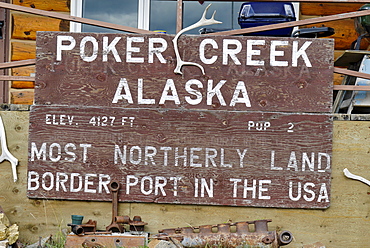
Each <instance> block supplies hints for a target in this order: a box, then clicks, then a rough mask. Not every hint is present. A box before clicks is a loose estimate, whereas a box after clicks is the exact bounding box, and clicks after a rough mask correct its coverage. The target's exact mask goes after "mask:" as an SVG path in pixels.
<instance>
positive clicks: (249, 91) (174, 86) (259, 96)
mask: <svg viewBox="0 0 370 248" xmlns="http://www.w3.org/2000/svg"><path fill="white" fill-rule="evenodd" d="M38 34H39V35H40V36H38V39H37V42H38V43H37V48H38V50H37V53H38V58H39V59H38V60H37V73H36V86H37V87H36V99H35V102H36V104H47V105H49V104H62V105H85V106H102V105H104V106H112V107H141V108H142V107H145V108H181V109H183V108H191V109H209V110H248V111H288V112H294V111H301V110H302V109H304V110H305V111H306V112H330V111H331V101H332V76H333V71H332V68H333V65H332V61H333V40H328V39H295V38H282V37H280V38H273V37H233V38H232V39H231V38H230V37H227V38H225V37H223V36H184V37H181V38H180V39H179V51H180V53H181V55H182V56H183V57H182V58H181V59H182V60H184V61H191V62H196V63H199V65H202V66H203V68H204V69H205V75H203V74H202V71H201V69H200V68H198V67H196V66H183V67H182V68H181V70H182V71H183V75H179V74H175V73H174V70H175V67H176V56H175V52H174V47H173V44H172V39H173V36H169V35H156V36H155V37H157V38H158V39H161V40H160V41H161V42H163V44H166V45H163V44H156V46H159V47H165V46H166V49H165V50H164V49H162V50H163V52H161V53H160V54H157V55H158V56H154V55H153V54H152V53H148V50H150V49H149V44H148V43H149V40H150V38H152V37H151V36H148V35H128V34H91V33H89V34H86V33H84V34H78V33H56V32H53V33H50V32H40V33H38ZM87 36H88V37H90V38H88V39H91V40H93V41H94V42H95V41H96V42H99V43H100V42H101V41H102V40H103V37H105V38H104V39H107V40H109V41H110V42H112V41H113V40H116V41H117V42H116V44H115V46H114V47H115V50H116V52H117V53H116V56H115V57H114V56H113V53H111V52H110V53H108V54H107V57H106V61H105V59H104V61H103V57H104V55H103V52H102V51H101V48H99V47H97V48H98V51H97V53H96V57H95V55H94V60H93V61H90V62H87V61H84V58H83V57H81V56H80V50H79V49H80V45H79V44H80V43H81V41H82V40H83V39H85V38H84V37H87ZM58 37H61V38H63V37H64V38H63V39H70V40H72V39H73V40H74V41H75V44H76V45H75V46H74V48H73V49H72V47H71V48H68V50H67V49H66V47H61V50H59V51H60V54H59V55H60V58H58V59H57V54H56V53H57V39H58ZM68 37H69V38H68ZM132 39H141V42H133V43H132V44H133V45H132V46H135V49H137V51H138V52H134V53H132V55H130V57H127V56H126V54H127V53H128V52H127V48H126V43H127V41H130V42H131V40H132ZM204 41H205V42H204ZM212 42H213V43H212ZM226 42H230V44H238V45H240V51H239V52H237V54H235V56H234V57H235V58H234V59H231V58H230V55H229V56H225V52H223V51H222V48H223V47H224V45H223V44H224V43H225V44H226ZM256 42H257V43H258V42H259V43H261V44H262V43H263V44H264V45H263V46H260V45H253V46H251V47H253V49H252V48H249V49H252V50H253V52H254V54H255V55H252V54H251V52H252V51H251V50H248V49H247V46H246V44H252V43H256ZM275 42H277V43H279V44H280V43H281V42H283V43H284V45H283V46H279V48H276V49H278V50H279V52H278V53H279V55H278V56H276V57H275V53H274V52H271V51H272V50H271V49H275V48H271V47H272V46H274V45H272V44H277V43H275ZM205 43H207V45H204V46H203V45H201V44H205ZM211 43H212V44H214V45H211ZM293 43H294V44H296V45H297V49H298V47H299V49H303V50H301V51H302V52H303V51H304V52H303V53H304V55H305V56H307V58H306V57H301V56H299V58H297V64H296V65H294V66H293V65H292V62H291V61H293V60H294V59H293V52H292V51H293V50H292V49H293V48H292V46H293ZM66 44H69V43H68V42H67V43H66ZM96 44H97V43H96ZM189 45H190V46H189ZM65 46H66V45H65ZM216 46H217V47H218V48H216ZM234 46H235V45H229V48H228V49H230V52H227V53H229V54H231V53H233V52H231V51H233V49H235V48H233V47H234ZM203 48H204V54H203V52H199V51H200V50H201V51H202V49H203ZM62 49H63V50H62ZM129 49H130V50H131V48H129ZM247 50H248V51H247ZM297 51H298V50H297ZM83 53H85V52H83ZM227 53H226V54H227ZM86 54H88V56H90V54H91V52H90V51H86ZM150 54H152V55H153V62H149V59H150V58H151V57H150V56H152V55H150ZM131 56H132V57H131ZM248 56H249V57H248ZM271 56H272V57H271ZM158 57H159V58H161V60H160V59H158ZM137 58H138V59H139V60H142V62H137V60H136V59H137ZM247 58H249V60H248V61H247ZM271 58H272V60H274V61H275V60H276V61H275V62H273V61H272V60H271ZM202 59H203V62H202V61H201V60H202ZM57 60H58V61H57ZM59 60H60V61H59ZM225 61H226V62H225ZM284 61H285V62H284ZM216 85H217V86H216ZM244 89H245V90H244ZM242 91H243V92H244V93H243V94H242ZM236 98H238V100H236Z"/></svg>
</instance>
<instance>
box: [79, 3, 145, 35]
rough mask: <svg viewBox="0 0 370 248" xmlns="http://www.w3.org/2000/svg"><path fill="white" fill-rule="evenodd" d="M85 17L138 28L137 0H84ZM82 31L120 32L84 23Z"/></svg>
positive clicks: (83, 14)
mask: <svg viewBox="0 0 370 248" xmlns="http://www.w3.org/2000/svg"><path fill="white" fill-rule="evenodd" d="M82 9H83V10H82V11H83V13H82V16H83V17H84V18H89V19H93V20H98V21H104V22H109V23H114V24H120V25H124V26H129V27H133V28H137V21H138V1H137V0H104V1H102V0H84V1H83V8H82ZM82 32H110V33H111V32H115V33H117V32H119V31H117V30H112V29H108V28H101V27H95V26H92V25H86V24H83V25H82Z"/></svg>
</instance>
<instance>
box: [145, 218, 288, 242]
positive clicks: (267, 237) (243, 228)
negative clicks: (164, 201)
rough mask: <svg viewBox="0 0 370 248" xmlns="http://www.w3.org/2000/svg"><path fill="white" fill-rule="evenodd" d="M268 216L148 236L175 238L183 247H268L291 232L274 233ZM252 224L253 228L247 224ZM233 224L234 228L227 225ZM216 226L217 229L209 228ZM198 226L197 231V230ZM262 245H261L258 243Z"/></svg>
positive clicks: (184, 228)
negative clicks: (269, 227)
mask: <svg viewBox="0 0 370 248" xmlns="http://www.w3.org/2000/svg"><path fill="white" fill-rule="evenodd" d="M269 222H271V220H256V221H245V222H236V223H222V224H218V225H213V226H212V225H203V226H199V227H183V228H172V229H164V230H160V231H159V233H158V234H157V235H154V236H152V238H157V239H163V240H171V239H177V240H178V241H179V242H180V243H181V244H182V245H183V246H184V247H205V246H210V247H212V246H217V247H228V248H232V247H241V246H243V247H245V246H256V247H262V246H263V247H271V248H277V247H280V246H284V245H287V244H289V243H290V242H291V241H292V240H293V235H292V234H291V233H290V232H289V231H284V232H281V233H277V232H276V231H268V226H267V225H268V223H269ZM251 224H254V230H255V231H253V232H251V231H250V230H249V225H251ZM231 226H235V227H236V230H235V231H234V229H233V230H232V229H231ZM213 227H217V232H214V230H212V228H213ZM198 230H199V232H198ZM261 245H262V246H261Z"/></svg>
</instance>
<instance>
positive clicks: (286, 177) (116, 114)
mask: <svg viewBox="0 0 370 248" xmlns="http://www.w3.org/2000/svg"><path fill="white" fill-rule="evenodd" d="M30 121H31V123H30V144H29V147H30V156H31V158H30V162H29V171H30V173H31V174H30V175H33V174H32V173H35V174H34V175H33V176H30V177H31V178H32V179H31V181H33V180H34V181H33V183H32V185H31V186H30V190H29V191H28V194H29V196H30V197H32V198H34V197H36V198H52V199H80V200H81V199H84V200H103V201H106V200H110V195H109V194H107V192H104V191H102V192H98V191H99V190H98V188H99V186H98V185H97V184H98V181H99V180H100V179H99V180H98V178H99V177H100V176H98V175H102V174H104V175H105V176H104V177H103V178H102V179H101V180H103V181H111V180H117V181H119V182H120V183H121V184H122V188H125V189H126V193H125V192H121V194H120V200H121V201H129V202H132V201H134V202H157V203H178V204H206V205H235V206H261V207H287V208H302V207H303V208H326V207H328V206H329V204H330V203H329V194H330V171H331V169H330V164H331V143H332V142H331V141H332V138H331V132H332V124H331V117H330V116H329V115H313V114H310V115H304V114H301V113H299V114H292V113H268V112H256V113H250V112H243V111H237V112H230V111H228V112H225V111H188V110H181V111H180V110H171V109H167V110H160V111H158V110H145V109H120V108H106V107H105V108H101V107H83V106H79V107H71V106H69V107H62V106H33V108H32V110H31V117H30ZM92 134H93V135H92ZM71 144H73V145H71ZM81 144H84V145H81ZM83 147H88V148H87V149H88V151H87V150H84V149H83ZM60 149H61V150H60ZM81 149H82V150H81ZM72 150H73V151H74V152H75V155H72V154H71V151H72ZM42 151H43V152H44V154H42V155H41V153H43V152H42ZM64 151H65V153H64ZM85 153H86V154H85ZM83 154H84V155H83ZM87 154H88V155H87ZM241 154H243V155H241ZM308 161H310V162H308ZM308 163H309V164H310V165H308ZM72 164H73V167H71V165H72ZM272 165H274V166H272ZM272 167H273V168H272ZM275 167H276V168H275ZM277 167H279V168H277ZM308 167H310V168H308ZM46 172H47V173H49V172H51V173H52V174H53V175H52V176H51V175H49V174H48V175H49V176H50V178H49V179H50V181H49V179H46V178H44V180H43V183H45V185H48V186H45V187H47V188H50V189H49V190H46V191H45V190H44V186H43V187H41V185H40V184H41V181H40V183H39V182H38V179H37V177H38V176H39V178H40V179H41V177H42V175H45V173H46ZM60 173H61V174H60ZM63 173H64V174H63ZM73 173H78V174H79V175H80V176H79V177H81V178H84V177H86V175H89V174H91V175H93V174H95V176H91V179H90V180H91V183H93V182H94V183H93V184H94V185H93V184H91V189H92V191H96V193H95V194H91V193H89V190H87V191H86V190H83V189H82V188H81V189H80V190H77V191H76V192H74V188H76V187H77V188H78V187H79V186H76V185H73V183H72V180H74V179H73ZM58 174H60V175H62V174H63V176H61V179H60V180H62V181H63V180H65V184H66V185H67V184H68V183H71V184H70V186H67V187H66V188H64V189H63V190H57V188H59V185H58V184H55V182H56V181H59V179H57V178H56V177H58ZM49 176H47V177H49ZM62 177H63V178H64V179H62ZM176 177H178V178H181V180H180V179H178V180H179V181H178V182H177V181H176V183H174V182H173V180H174V179H173V178H176ZM94 178H95V179H94ZM171 178H172V179H171ZM67 179H68V180H67ZM245 179H247V181H249V184H248V187H253V183H254V184H256V183H257V185H259V184H258V183H260V184H261V183H265V184H266V185H264V187H266V192H265V193H266V195H269V196H266V197H264V196H262V195H260V196H258V193H257V192H259V189H258V187H260V188H261V187H262V186H261V185H260V186H256V185H255V186H254V190H252V191H251V192H254V193H253V194H252V193H250V192H249V193H250V194H247V193H248V192H247V191H243V184H244V183H245ZM96 180H98V181H96ZM137 180H140V181H141V184H140V183H139V182H136V183H134V182H135V181H137ZM67 182H68V183H67ZM205 182H207V184H209V185H208V187H211V188H212V189H209V191H207V193H205V191H204V190H205V188H202V185H203V186H204V185H205ZM307 182H310V186H309V187H310V188H311V187H312V190H313V191H312V192H311V193H312V194H314V195H315V196H316V197H314V195H311V196H309V198H310V199H309V200H304V198H303V195H304V193H303V192H302V191H301V190H302V188H300V187H299V185H301V187H303V185H304V184H305V183H307ZM323 184H325V190H326V198H325V199H323V198H321V199H320V197H319V196H318V194H319V192H320V187H321V186H322V185H323ZM130 185H131V186H130ZM139 185H141V187H140V186H139ZM154 185H155V186H154ZM158 185H162V186H163V188H162V189H161V191H160V192H158V190H159V189H158V188H156V189H154V187H157V186H158ZM158 187H159V186H158ZM204 187H205V186H204ZM290 187H293V188H294V189H293V188H291V189H290ZM32 188H33V189H32ZM267 188H268V192H267ZM207 189H208V188H207ZM198 190H199V193H198ZM92 191H91V192H92ZM293 191H294V193H293ZM314 191H316V192H315V193H313V192H314ZM243 192H244V193H243ZM289 192H290V195H291V196H289ZM243 194H244V195H243ZM245 194H247V195H245ZM256 194H257V195H256ZM260 194H262V192H260ZM293 195H294V197H293ZM295 197H297V199H295ZM267 198H268V199H267ZM314 198H316V199H315V200H314ZM293 199H295V200H293Z"/></svg>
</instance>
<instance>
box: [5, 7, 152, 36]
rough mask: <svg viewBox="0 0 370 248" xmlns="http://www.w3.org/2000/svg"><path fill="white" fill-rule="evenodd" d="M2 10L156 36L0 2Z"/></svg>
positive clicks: (142, 31)
mask: <svg viewBox="0 0 370 248" xmlns="http://www.w3.org/2000/svg"><path fill="white" fill-rule="evenodd" d="M0 8H5V9H11V10H16V11H21V12H25V13H30V14H35V15H42V16H48V17H53V18H58V19H63V20H67V21H74V22H80V23H84V24H90V25H95V26H98V27H104V28H111V29H114V30H120V31H126V32H131V33H141V34H155V32H152V31H149V30H144V29H137V28H132V27H127V26H123V25H118V24H112V23H108V22H102V21H96V20H91V19H87V18H81V17H75V16H70V15H66V14H61V13H56V12H52V11H45V10H39V9H33V8H28V7H23V6H17V5H14V4H9V3H1V2H0Z"/></svg>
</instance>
